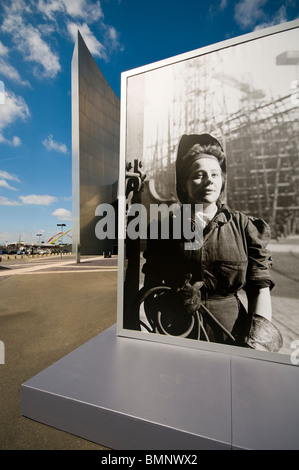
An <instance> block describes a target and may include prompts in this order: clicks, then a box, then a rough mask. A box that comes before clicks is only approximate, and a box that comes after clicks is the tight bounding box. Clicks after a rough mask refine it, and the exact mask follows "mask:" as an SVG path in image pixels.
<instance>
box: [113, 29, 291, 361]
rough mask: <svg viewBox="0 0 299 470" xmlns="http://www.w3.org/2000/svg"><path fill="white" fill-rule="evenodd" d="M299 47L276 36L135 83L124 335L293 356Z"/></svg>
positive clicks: (199, 56)
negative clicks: (147, 336)
mask: <svg viewBox="0 0 299 470" xmlns="http://www.w3.org/2000/svg"><path fill="white" fill-rule="evenodd" d="M298 40H299V31H298V27H294V28H291V29H287V28H285V29H284V28H283V27H280V28H276V29H275V31H274V32H273V28H272V29H271V28H269V29H268V30H264V31H263V32H255V33H252V34H249V35H247V36H245V37H242V40H240V41H238V38H237V39H235V40H233V41H232V40H231V41H226V42H223V43H219V44H216V45H214V46H213V47H208V48H204V49H200V50H197V51H193V52H190V53H189V54H184V55H182V56H177V57H174V58H173V59H169V60H168V61H162V62H160V63H156V64H153V65H152V66H148V67H143V68H141V69H136V70H133V71H131V72H128V73H126V74H125V75H124V76H123V78H122V80H123V92H124V93H125V98H126V99H125V104H124V105H123V109H122V113H123V114H122V118H123V129H122V132H123V133H122V142H123V143H122V149H123V157H122V158H123V160H124V161H123V162H122V164H123V167H125V178H124V180H123V187H122V192H121V194H122V195H123V200H124V204H123V213H121V212H120V214H119V216H120V218H121V219H122V221H123V225H124V230H125V236H124V238H125V240H124V249H123V264H124V266H123V268H124V269H123V279H122V280H121V282H122V281H123V288H122V289H123V290H121V292H122V299H121V300H122V301H121V302H120V305H119V312H118V315H119V316H118V322H119V329H120V334H121V335H128V336H130V335H131V334H132V335H134V336H137V337H139V335H140V337H142V338H145V337H146V335H150V336H149V338H150V340H154V341H157V340H158V341H162V342H163V341H167V342H173V343H174V344H176V341H179V342H180V344H181V341H182V340H183V342H184V343H183V344H186V345H187V346H188V345H190V346H191V347H203V348H204V347H207V345H208V347H209V348H211V347H213V345H216V344H217V345H222V346H229V347H231V346H234V347H237V348H238V351H241V354H244V355H246V354H247V353H248V352H249V351H257V352H258V353H260V352H261V353H278V354H279V355H281V356H283V355H288V356H290V355H291V354H292V351H293V350H294V348H295V347H296V340H297V338H298V336H299V319H298V305H299V302H298V301H299V298H298V292H297V290H296V282H297V281H298V277H299V272H298V268H297V266H298V259H299V193H298V178H299V137H298V130H299V48H298V44H299V41H298ZM157 337H158V339H157ZM222 346H221V347H222Z"/></svg>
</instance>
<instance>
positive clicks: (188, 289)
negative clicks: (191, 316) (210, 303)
mask: <svg viewBox="0 0 299 470" xmlns="http://www.w3.org/2000/svg"><path fill="white" fill-rule="evenodd" d="M191 279H192V274H187V275H186V277H185V281H184V283H183V285H182V286H181V287H179V288H177V294H178V295H179V297H180V299H181V300H182V302H183V305H184V308H185V310H186V312H187V313H195V312H196V310H198V309H199V307H200V305H201V292H200V289H201V287H202V285H203V282H202V281H198V282H195V283H194V284H193V285H191V284H190V281H191Z"/></svg>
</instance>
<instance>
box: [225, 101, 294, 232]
mask: <svg viewBox="0 0 299 470" xmlns="http://www.w3.org/2000/svg"><path fill="white" fill-rule="evenodd" d="M224 127H226V129H225V146H226V153H227V156H228V184H227V202H228V204H229V205H230V207H233V208H234V209H237V210H240V211H242V212H244V213H245V214H250V215H253V216H256V217H261V218H263V219H264V220H266V221H267V222H268V223H270V225H271V227H272V230H273V233H274V236H280V235H287V234H290V233H299V193H298V180H299V134H298V131H299V121H298V108H296V107H295V106H294V105H292V103H291V100H290V95H287V96H284V97H281V98H278V99H275V100H273V101H271V102H269V103H266V104H262V105H255V106H252V103H251V106H250V108H249V107H248V108H246V106H245V107H244V109H243V110H242V111H240V112H239V113H236V114H235V115H234V116H230V117H229V118H228V119H227V122H226V123H224Z"/></svg>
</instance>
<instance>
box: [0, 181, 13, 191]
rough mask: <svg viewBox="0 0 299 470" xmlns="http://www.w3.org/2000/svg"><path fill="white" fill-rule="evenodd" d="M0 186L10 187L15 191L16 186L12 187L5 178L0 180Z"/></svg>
mask: <svg viewBox="0 0 299 470" xmlns="http://www.w3.org/2000/svg"><path fill="white" fill-rule="evenodd" d="M0 187H1V188H5V189H12V190H13V191H16V188H14V187H13V186H11V185H10V184H8V182H7V181H5V180H2V179H1V180H0Z"/></svg>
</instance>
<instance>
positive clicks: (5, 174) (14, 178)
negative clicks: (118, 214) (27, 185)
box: [0, 170, 20, 183]
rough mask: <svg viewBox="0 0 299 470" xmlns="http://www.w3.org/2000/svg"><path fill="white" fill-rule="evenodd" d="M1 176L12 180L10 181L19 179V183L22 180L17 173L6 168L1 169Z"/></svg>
mask: <svg viewBox="0 0 299 470" xmlns="http://www.w3.org/2000/svg"><path fill="white" fill-rule="evenodd" d="M0 178H3V179H5V180H10V181H17V182H18V183H20V180H19V178H18V177H17V175H13V174H11V173H8V172H7V171H4V170H0Z"/></svg>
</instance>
